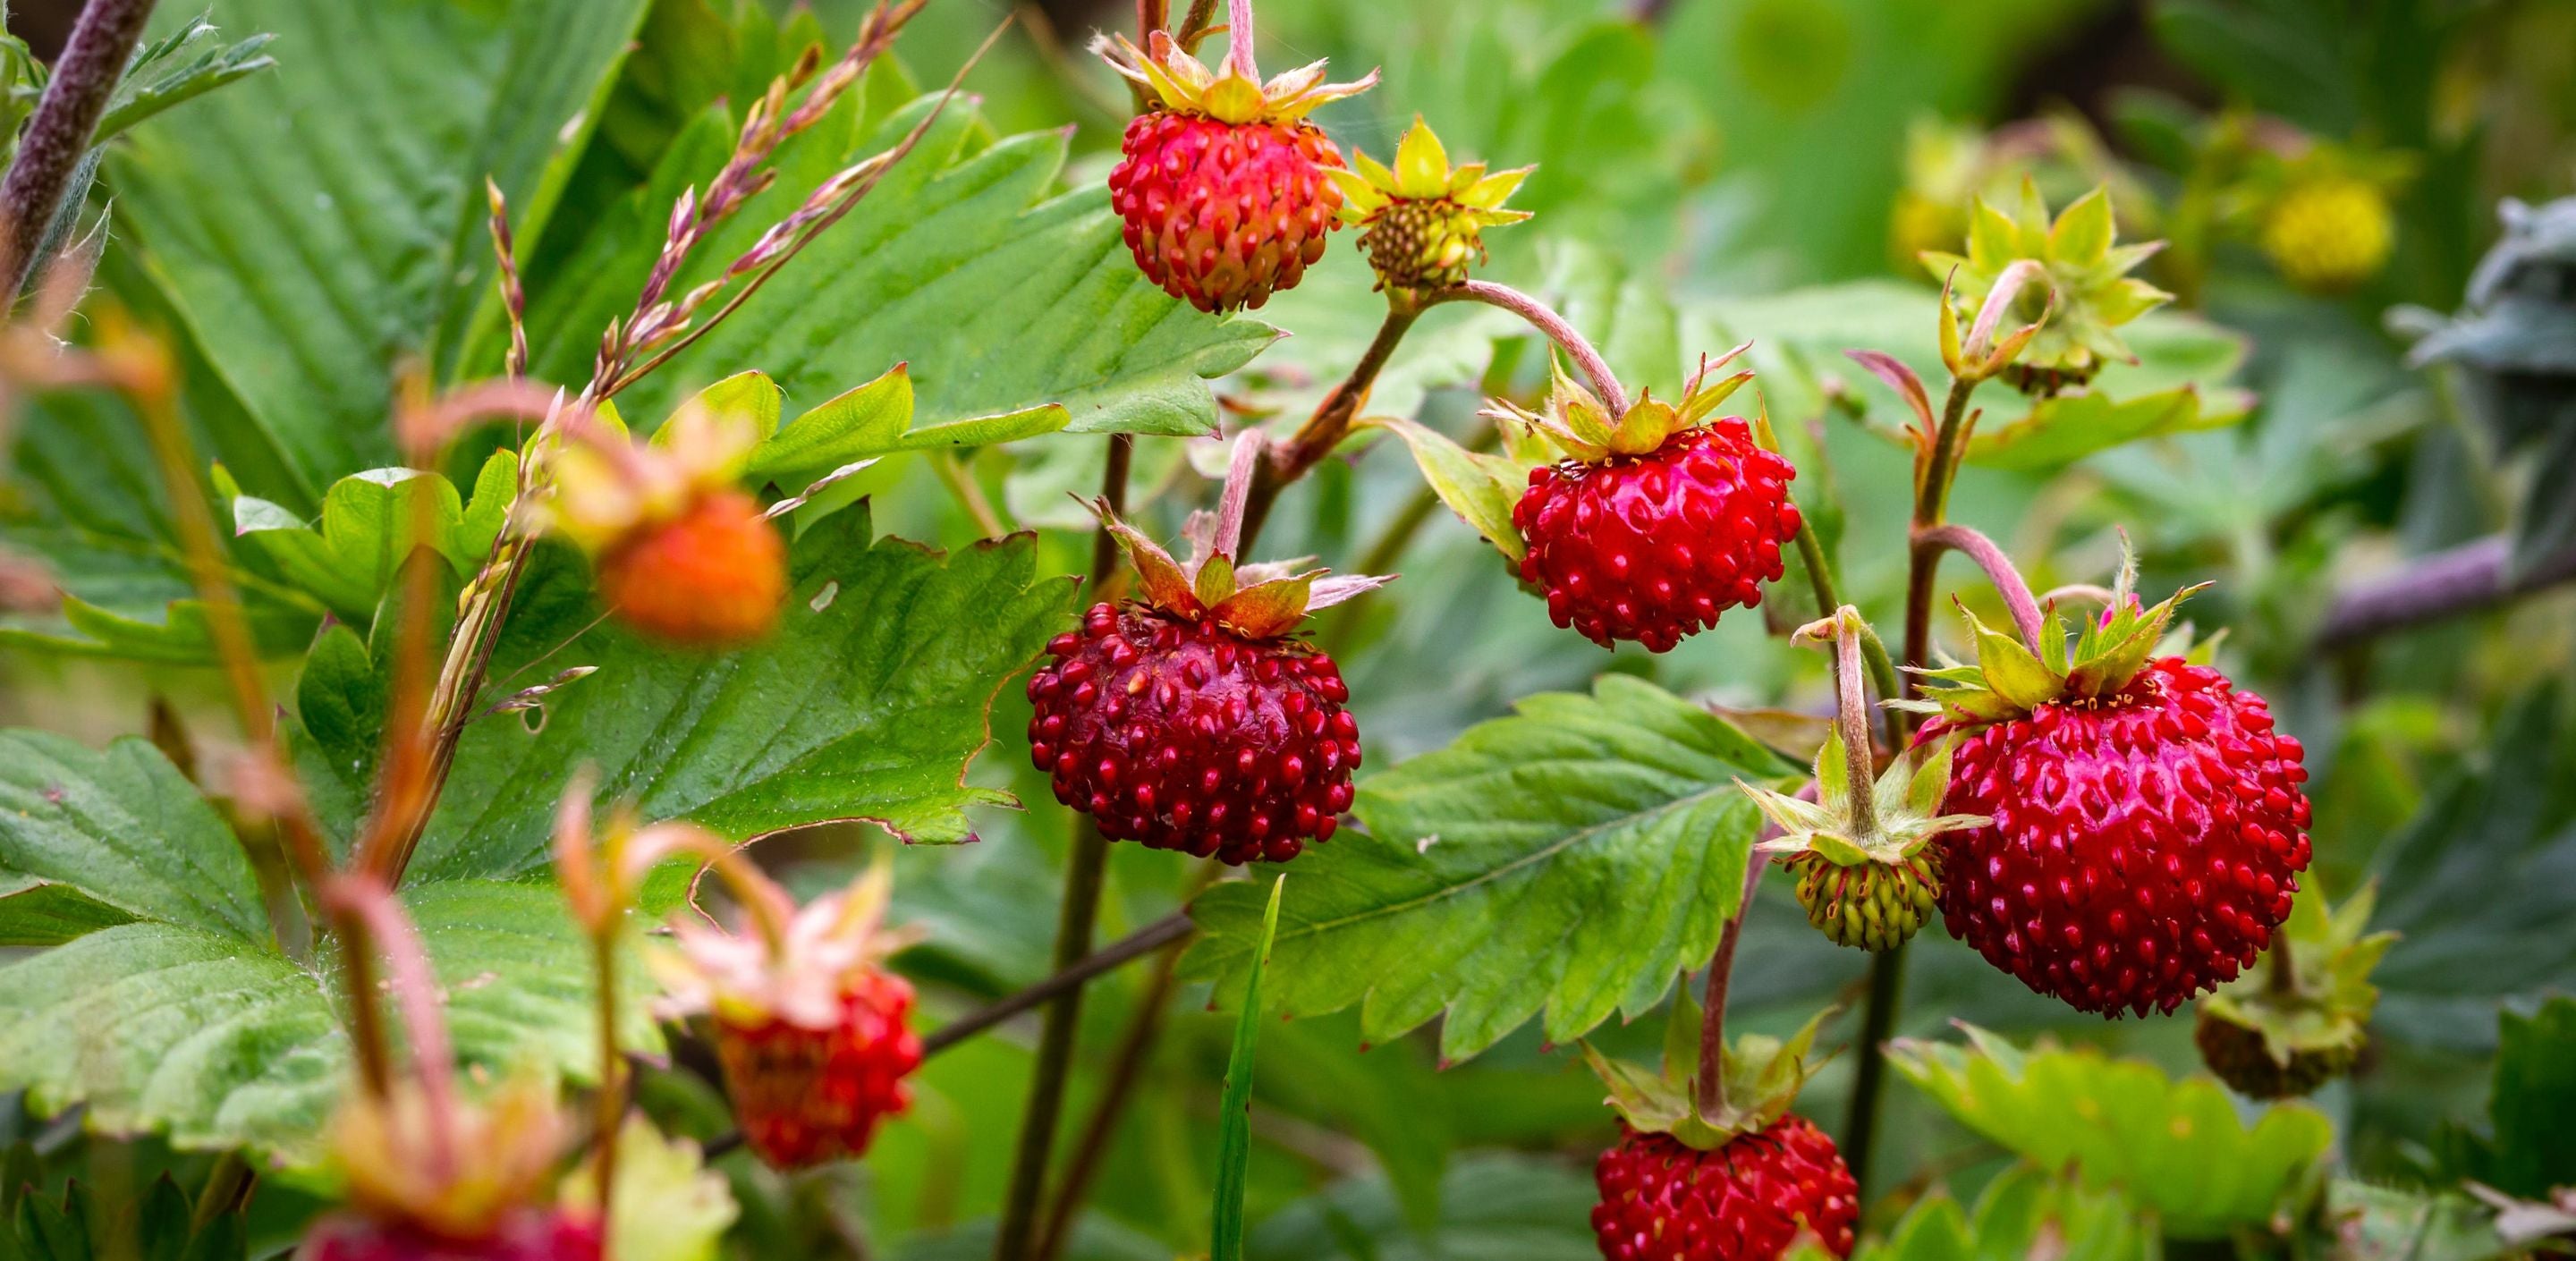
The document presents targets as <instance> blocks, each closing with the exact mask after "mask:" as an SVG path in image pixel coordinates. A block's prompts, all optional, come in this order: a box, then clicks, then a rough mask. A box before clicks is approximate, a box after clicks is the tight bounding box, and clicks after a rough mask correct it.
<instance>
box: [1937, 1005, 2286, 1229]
mask: <svg viewBox="0 0 2576 1261" xmlns="http://www.w3.org/2000/svg"><path fill="white" fill-rule="evenodd" d="M1968 1036H1969V1040H1970V1044H1971V1045H1968V1046H1961V1045H1958V1044H1956V1043H1939V1042H1923V1041H1917V1040H1914V1039H1904V1040H1901V1041H1899V1042H1898V1043H1897V1044H1896V1045H1895V1046H1894V1047H1893V1048H1892V1050H1891V1052H1890V1055H1889V1059H1890V1062H1891V1063H1893V1064H1894V1065H1895V1066H1896V1068H1897V1071H1899V1072H1901V1073H1903V1074H1905V1076H1906V1078H1907V1079H1908V1080H1911V1081H1912V1082H1913V1083H1914V1084H1915V1085H1916V1086H1918V1087H1921V1088H1922V1089H1923V1091H1924V1092H1925V1093H1927V1094H1929V1095H1931V1096H1932V1098H1933V1099H1935V1100H1936V1101H1938V1102H1939V1103H1940V1104H1941V1106H1942V1107H1944V1108H1946V1109H1948V1110H1949V1112H1950V1115H1951V1116H1953V1117H1956V1118H1958V1120H1959V1122H1960V1123H1961V1124H1963V1125H1965V1126H1967V1127H1968V1128H1970V1129H1973V1130H1975V1131H1977V1132H1978V1133H1980V1134H1983V1135H1985V1136H1986V1137H1987V1138H1990V1139H1993V1140H1994V1141H1995V1142H1997V1143H2000V1144H2002V1145H2003V1146H2004V1147H2005V1148H2006V1149H2008V1150H2010V1151H2012V1152H2015V1153H2017V1154H2019V1155H2020V1156H2021V1157H2022V1158H2023V1159H2025V1160H2028V1161H2029V1162H2031V1163H2032V1164H2034V1165H2036V1166H2038V1167H2040V1168H2042V1169H2061V1168H2065V1167H2067V1166H2069V1165H2072V1166H2073V1167H2074V1168H2075V1169H2076V1170H2077V1171H2078V1172H2079V1173H2080V1174H2081V1175H2082V1177H2083V1181H2084V1184H2085V1185H2086V1186H2088V1187H2105V1186H2110V1187H2118V1188H2120V1189H2121V1190H2123V1191H2124V1192H2126V1193H2127V1194H2128V1196H2129V1197H2130V1198H2131V1199H2132V1200H2134V1201H2135V1202H2136V1203H2137V1204H2138V1205H2139V1206H2140V1207H2142V1208H2146V1209H2149V1210H2152V1211H2153V1212H2155V1213H2156V1214H2157V1215H2158V1217H2159V1218H2160V1219H2161V1220H2162V1222H2163V1223H2164V1227H2165V1229H2166V1230H2167V1231H2168V1232H2170V1233H2172V1234H2174V1235H2177V1236H2180V1237H2183V1238H2188V1239H2209V1238H2219V1237H2223V1236H2225V1235H2226V1233H2227V1232H2228V1231H2229V1230H2230V1229H2232V1228H2235V1227H2238V1226H2246V1225H2253V1224H2257V1223H2260V1222H2264V1221H2267V1220H2269V1219H2270V1218H2271V1216H2272V1215H2273V1213H2274V1212H2276V1211H2277V1210H2278V1209H2279V1208H2280V1207H2281V1205H2282V1202H2283V1200H2284V1197H2286V1196H2288V1195H2289V1194H2290V1193H2291V1192H2292V1191H2293V1190H2295V1189H2296V1188H2297V1187H2298V1186H2299V1185H2300V1183H2301V1181H2302V1180H2303V1179H2304V1178H2305V1177H2306V1176H2307V1174H2308V1171H2309V1170H2310V1169H2311V1168H2312V1167H2313V1166H2314V1165H2315V1164H2316V1162H2317V1161H2318V1160H2320V1159H2322V1158H2323V1157H2324V1156H2325V1154H2326V1151H2327V1149H2328V1148H2330V1147H2331V1146H2332V1145H2333V1143H2334V1126H2333V1124H2332V1123H2331V1122H2329V1121H2327V1120H2326V1118H2325V1115H2324V1114H2323V1113H2320V1112H2318V1111H2317V1110H2316V1109H2314V1108H2311V1107H2309V1106H2307V1105H2305V1104H2296V1103H2293V1104H2281V1105H2277V1106H2275V1107H2273V1108H2271V1109H2269V1110H2267V1111H2266V1112H2264V1113H2263V1115H2262V1117H2261V1118H2260V1119H2259V1120H2257V1121H2256V1122H2255V1123H2254V1124H2253V1126H2252V1127H2251V1128H2248V1127H2247V1126H2246V1125H2245V1124H2244V1123H2243V1122H2242V1121H2240V1120H2239V1119H2238V1118H2237V1115H2236V1111H2235V1107H2234V1105H2233V1104H2231V1103H2230V1102H2229V1101H2228V1098H2227V1092H2226V1090H2225V1089H2224V1088H2222V1087H2221V1086H2220V1085H2219V1084H2218V1083H2217V1082H2215V1081H2212V1080H2210V1079H2208V1078H2205V1077H2189V1078H2184V1079H2183V1080H2180V1081H2176V1080H2174V1079H2173V1078H2170V1077H2167V1076H2166V1075H2165V1074H2164V1072H2163V1070H2161V1069H2158V1068H2157V1067H2155V1066H2154V1065H2152V1064H2148V1063H2145V1062H2143V1061H2138V1060H2114V1059H2111V1058H2109V1057H2107V1056H2105V1055H2103V1054H2102V1052H2100V1051H2099V1050H2096V1049H2093V1048H2090V1047H2085V1048H2077V1049H2072V1050H2069V1049H2062V1048H2059V1047H2057V1046H2054V1045H2052V1044H2048V1043H2042V1044H2041V1045H2040V1046H2038V1047H2036V1048H2034V1049H2032V1050H2030V1051H2027V1052H2024V1051H2021V1050H2017V1049H2015V1048H2014V1047H2012V1046H2011V1045H2010V1044H2008V1043H2006V1042H2004V1041H2003V1040H2002V1039H2001V1038H1998V1037H1996V1036H1995V1035H1993V1034H1990V1033H1987V1032H1985V1031H1984V1030H1982V1029H1978V1028H1975V1027H1974V1026H1969V1027H1968Z"/></svg>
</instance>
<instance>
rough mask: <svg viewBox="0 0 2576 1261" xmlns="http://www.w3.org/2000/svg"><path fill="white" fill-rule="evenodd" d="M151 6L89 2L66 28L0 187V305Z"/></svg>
mask: <svg viewBox="0 0 2576 1261" xmlns="http://www.w3.org/2000/svg"><path fill="white" fill-rule="evenodd" d="M153 2H154V0H89V4H88V6H87V7H85V8H83V9H82V10H81V12H80V18H79V20H78V21H76V22H74V23H73V25H72V33H71V38H70V39H69V40H67V41H66V42H65V43H64V44H63V55H62V56H61V57H60V58H59V59H57V60H56V61H55V62H54V71H53V78H52V79H51V80H50V81H48V82H47V83H46V84H45V95H44V97H43V99H41V100H39V101H37V102H36V112H35V115H34V116H33V117H31V118H29V119H28V120H27V129H26V131H25V132H24V133H23V134H22V135H21V136H20V137H19V140H18V156H17V158H16V159H15V160H14V161H13V162H11V163H10V166H9V175H8V178H7V180H5V181H0V232H5V233H6V234H7V235H6V237H5V239H0V305H6V304H9V303H15V302H16V301H17V298H18V291H19V290H20V289H22V288H24V287H25V286H26V283H27V276H28V273H30V272H31V271H33V270H34V269H35V266H36V261H37V260H36V253H37V251H38V250H40V249H42V248H43V247H44V243H45V234H46V233H47V232H49V231H51V230H52V229H53V226H54V218H55V216H56V215H57V214H59V213H60V212H61V209H62V203H63V198H64V196H65V195H66V194H67V193H69V192H70V191H71V183H72V176H73V173H74V172H75V171H77V170H78V169H79V168H80V164H81V159H82V157H83V156H85V155H86V154H87V153H88V152H89V145H90V137H91V135H92V134H93V133H95V132H96V131H97V130H98V120H99V119H100V118H101V117H103V116H104V115H105V114H106V113H107V102H108V99H109V98H110V97H111V96H113V95H114V94H115V92H116V85H117V83H118V81H119V80H122V79H123V78H124V77H125V63H126V61H127V60H128V59H129V58H131V57H133V56H134V46H135V44H136V43H138V42H139V41H141V40H142V38H143V27H144V24H145V23H146V22H148V21H150V20H151V18H152V6H153Z"/></svg>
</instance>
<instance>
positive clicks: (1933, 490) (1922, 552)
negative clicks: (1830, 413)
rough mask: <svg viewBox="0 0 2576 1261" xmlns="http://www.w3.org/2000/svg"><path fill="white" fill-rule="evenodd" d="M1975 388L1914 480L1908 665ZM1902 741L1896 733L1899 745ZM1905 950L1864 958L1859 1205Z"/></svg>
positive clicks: (1925, 644)
mask: <svg viewBox="0 0 2576 1261" xmlns="http://www.w3.org/2000/svg"><path fill="white" fill-rule="evenodd" d="M1976 390H1977V382H1976V380H1975V379H1974V378H1968V377H1952V378H1951V380H1950V393H1949V397H1948V398H1946V399H1944V400H1943V401H1942V405H1941V426H1940V428H1939V429H1937V430H1935V431H1934V434H1933V440H1932V449H1931V450H1930V451H1927V452H1925V453H1924V455H1923V462H1922V471H1921V473H1920V474H1919V475H1918V476H1917V477H1916V479H1915V483H1914V520H1913V525H1912V529H1911V530H1910V532H1909V537H1908V539H1907V567H1906V579H1905V665H1906V666H1907V667H1908V668H1910V669H1921V668H1922V667H1923V666H1924V665H1926V664H1927V663H1929V662H1930V661H1931V659H1932V594H1933V592H1932V587H1933V581H1934V579H1935V578H1936V577H1937V576H1938V575H1939V571H1940V567H1941V554H1942V552H1943V551H1944V550H1946V549H1945V548H1944V547H1943V545H1942V544H1940V543H1938V542H1933V541H1929V540H1927V539H1925V538H1924V535H1925V534H1926V533H1927V532H1929V531H1932V530H1935V529H1937V528H1939V526H1940V525H1941V523H1942V521H1943V519H1944V517H1945V515H1946V514H1947V513H1948V511H1949V507H1950V483H1951V482H1952V481H1953V480H1955V479H1956V478H1957V477H1958V472H1959V454H1960V448H1961V447H1962V446H1964V445H1965V444H1966V442H1967V439H1968V434H1969V431H1970V430H1972V429H1973V428H1974V427H1975V417H1974V415H1973V414H1971V413H1970V412H1969V411H1968V399H1969V397H1970V396H1971V395H1973V394H1975V393H1976ZM1902 687H1903V689H1904V690H1903V691H1902V692H1900V693H1898V695H1903V696H1911V695H1913V694H1914V691H1915V686H1914V678H1913V676H1911V675H1907V676H1904V678H1903V679H1902ZM1888 718H1889V720H1890V725H1891V726H1893V727H1895V728H1896V729H1897V730H1900V731H1909V727H1910V724H1909V723H1908V722H1906V721H1905V720H1904V719H1903V716H1902V711H1897V710H1890V711H1888ZM1909 734H1910V731H1909ZM1904 747H1905V745H1904V741H1903V740H1899V741H1898V742H1897V751H1899V752H1902V751H1904ZM1906 950H1907V947H1906V946H1904V945H1900V946H1898V947H1897V948H1896V949H1894V950H1883V951H1880V952H1879V953H1877V954H1875V955H1873V956H1871V957H1870V962H1869V1005H1868V1007H1867V1008H1865V1009H1864V1010H1863V1011H1862V1013H1861V1030H1860V1045H1859V1047H1858V1048H1857V1052H1856V1054H1855V1057H1854V1060H1853V1064H1852V1097H1851V1113H1850V1116H1849V1117H1848V1119H1847V1120H1846V1121H1845V1123H1844V1126H1843V1143H1842V1151H1843V1159H1844V1161H1845V1162H1846V1163H1848V1164H1849V1165H1850V1166H1851V1171H1852V1180H1853V1181H1854V1182H1856V1183H1858V1184H1859V1188H1860V1190H1859V1194H1858V1196H1857V1198H1858V1199H1859V1201H1860V1202H1861V1203H1862V1204H1863V1205H1867V1204H1868V1203H1869V1174H1870V1168H1869V1166H1870V1157H1871V1155H1872V1153H1873V1150H1874V1148H1875V1146H1876V1143H1877V1139H1878V1122H1879V1103H1880V1096H1881V1095H1882V1094H1884V1093H1885V1088H1886V1082H1887V1040H1888V1038H1889V1037H1890V1036H1892V1035H1893V1034H1894V1033H1895V1032H1896V1016H1897V1012H1898V1010H1899V1009H1900V1008H1901V1007H1902V1006H1903V1004H1904V1001H1905V955H1906Z"/></svg>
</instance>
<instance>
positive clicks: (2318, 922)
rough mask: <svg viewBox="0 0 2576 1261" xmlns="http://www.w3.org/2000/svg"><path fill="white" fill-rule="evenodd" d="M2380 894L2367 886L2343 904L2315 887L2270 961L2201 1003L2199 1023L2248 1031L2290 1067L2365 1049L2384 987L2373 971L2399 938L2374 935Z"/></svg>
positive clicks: (2284, 928) (2294, 910)
mask: <svg viewBox="0 0 2576 1261" xmlns="http://www.w3.org/2000/svg"><path fill="white" fill-rule="evenodd" d="M2377 901H2378V889H2377V888H2376V887H2374V886H2365V887H2364V888H2363V889H2362V890H2361V891H2360V892H2359V893H2356V894H2354V895H2353V896H2352V897H2350V898H2347V899H2345V901H2344V904H2343V905H2342V906H2341V907H2334V906H2330V905H2328V903H2327V901H2326V898H2325V895H2324V894H2323V893H2322V892H2320V891H2317V890H2316V889H2315V887H2314V886H2313V885H2312V886H2310V888H2309V889H2308V890H2306V891H2303V892H2302V893H2301V894H2300V895H2299V898H2298V900H2297V901H2296V902H2294V903H2292V905H2291V909H2290V917H2289V918H2288V919H2286V920H2284V921H2282V924H2281V936H2280V937H2279V938H2278V939H2277V940H2276V941H2275V942H2274V943H2273V946H2272V949H2273V951H2274V952H2275V953H2274V955H2273V957H2272V959H2271V960H2269V961H2268V962H2266V963H2265V964H2264V965H2262V966H2258V967H2254V968H2249V969H2247V970H2246V972H2245V973H2244V974H2243V975H2242V976H2239V977H2237V978H2236V979H2235V980H2233V981H2230V982H2228V983H2227V984H2225V985H2222V986H2220V987H2218V988H2217V989H2216V990H2214V991H2212V992H2211V993H2210V994H2209V996H2208V997H2205V998H2203V999H2201V1000H2200V1019H2201V1020H2202V1021H2204V1022H2208V1021H2218V1022H2223V1023H2225V1024H2228V1025H2232V1026H2235V1027H2236V1028H2237V1029H2241V1030H2244V1031H2246V1032H2248V1033H2250V1034H2252V1035H2254V1036H2255V1037H2256V1038H2258V1039H2259V1040H2260V1043H2261V1046H2262V1049H2263V1052H2264V1054H2265V1055H2267V1056H2269V1057H2270V1059H2271V1061H2272V1063H2273V1064H2274V1065H2276V1066H2278V1067H2279V1068H2282V1069H2288V1068H2289V1067H2290V1066H2291V1065H2292V1064H2293V1063H2294V1062H2296V1061H2297V1060H2298V1059H2299V1058H2300V1057H2302V1056H2322V1057H2333V1058H2336V1059H2339V1060H2341V1061H2343V1062H2347V1063H2348V1062H2349V1060H2350V1058H2351V1057H2352V1056H2353V1055H2355V1054H2357V1053H2358V1052H2359V1051H2360V1050H2361V1045H2362V1043H2363V1041H2364V1040H2366V1038H2367V1037H2368V1033H2369V1025H2370V1015H2371V1012H2372V1010H2373V1009H2375V1008H2376V1007H2377V1006H2378V1005H2379V989H2378V987H2377V986H2374V985H2372V984H2371V983H2370V973H2371V970H2372V969H2373V968H2376V967H2377V966H2378V965H2379V960H2380V957H2381V956H2383V955H2385V954H2387V953H2388V948H2389V947H2390V946H2391V945H2393V944H2395V942H2396V940H2397V934H2395V933H2390V932H2382V933H2372V932H2368V931H2366V930H2367V929H2368V928H2369V926H2370V915H2371V911H2372V910H2373V908H2374V907H2375V905H2376V904H2377Z"/></svg>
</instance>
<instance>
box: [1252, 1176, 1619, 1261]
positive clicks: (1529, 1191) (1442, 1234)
mask: <svg viewBox="0 0 2576 1261" xmlns="http://www.w3.org/2000/svg"><path fill="white" fill-rule="evenodd" d="M1599 1196H1600V1193H1599V1192H1598V1191H1597V1190H1595V1189H1594V1188H1593V1185H1592V1179H1591V1177H1590V1176H1589V1175H1587V1174H1584V1173H1581V1172H1578V1171H1576V1170H1575V1169H1572V1168H1569V1167H1567V1166H1566V1165H1565V1164H1563V1163H1560V1162H1556V1161H1540V1160H1536V1159H1533V1158H1531V1157H1527V1156H1510V1155H1500V1154H1493V1155H1484V1156H1478V1157H1475V1158H1473V1159H1467V1160H1461V1161H1459V1162H1458V1163H1457V1164H1456V1166H1455V1167H1453V1168H1452V1169H1451V1170H1450V1171H1449V1176H1448V1178H1447V1179H1446V1180H1444V1181H1443V1182H1442V1184H1441V1188H1440V1205H1441V1211H1440V1219H1439V1221H1438V1222H1437V1223H1436V1225H1435V1226H1434V1228H1433V1229H1432V1230H1430V1231H1428V1232H1420V1231H1416V1230H1415V1229H1413V1228H1412V1227H1410V1226H1408V1225H1407V1224H1406V1221H1405V1218H1404V1216H1403V1214H1402V1213H1400V1212H1399V1211H1398V1210H1397V1207H1396V1201H1395V1197H1394V1195H1393V1194H1392V1193H1391V1192H1390V1191H1389V1189H1388V1187H1387V1185H1386V1183H1385V1181H1384V1180H1383V1179H1379V1178H1365V1179H1353V1180H1351V1181H1348V1182H1344V1183H1341V1184H1340V1185H1337V1186H1334V1187H1332V1188H1330V1189H1328V1190H1326V1191H1324V1192H1322V1193H1321V1194H1319V1195H1316V1196H1314V1197H1312V1198H1310V1199H1307V1200H1304V1201H1302V1202H1299V1203H1296V1204H1292V1205H1290V1206H1289V1207H1287V1208H1285V1209H1282V1210H1280V1211H1279V1212H1277V1213H1275V1214H1272V1215H1271V1216H1270V1217H1269V1219H1267V1220H1265V1221H1263V1222H1262V1223H1261V1225H1260V1226H1259V1227H1257V1228H1256V1229H1254V1231H1253V1232H1252V1239H1251V1245H1250V1247H1249V1248H1248V1249H1247V1251H1246V1255H1247V1256H1249V1257H1251V1258H1253V1261H1433V1259H1434V1258H1440V1257H1476V1258H1479V1259H1480V1261H1595V1259H1597V1258H1598V1257H1599V1256H1600V1255H1601V1253H1600V1244H1599V1242H1598V1241H1597V1240H1596V1239H1595V1238H1594V1237H1593V1234H1592V1226H1591V1211H1592V1205H1593V1203H1594V1201H1596V1200H1597V1199H1598V1198H1599Z"/></svg>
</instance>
